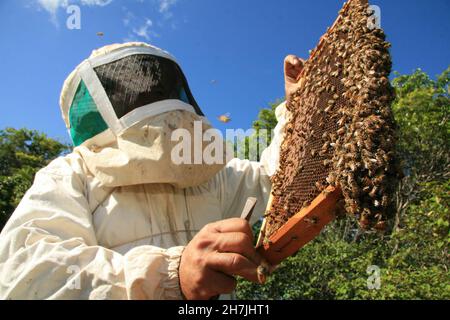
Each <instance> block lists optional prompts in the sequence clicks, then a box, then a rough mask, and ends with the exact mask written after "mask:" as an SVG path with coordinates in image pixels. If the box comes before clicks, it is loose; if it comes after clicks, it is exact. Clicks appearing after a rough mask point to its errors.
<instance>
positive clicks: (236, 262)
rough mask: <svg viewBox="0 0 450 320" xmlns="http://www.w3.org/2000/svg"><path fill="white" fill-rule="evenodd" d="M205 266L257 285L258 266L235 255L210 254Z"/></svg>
mask: <svg viewBox="0 0 450 320" xmlns="http://www.w3.org/2000/svg"><path fill="white" fill-rule="evenodd" d="M206 264H207V265H208V267H209V268H211V269H213V270H216V271H220V272H223V273H225V274H228V275H231V276H240V277H243V278H245V279H247V280H248V281H251V282H255V283H259V279H258V273H257V268H258V265H257V264H255V263H253V262H252V261H250V260H249V259H247V258H246V257H244V256H242V255H240V254H237V253H219V252H216V253H212V254H210V255H209V256H208V258H207V262H206Z"/></svg>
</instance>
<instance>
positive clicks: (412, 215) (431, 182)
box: [237, 68, 450, 299]
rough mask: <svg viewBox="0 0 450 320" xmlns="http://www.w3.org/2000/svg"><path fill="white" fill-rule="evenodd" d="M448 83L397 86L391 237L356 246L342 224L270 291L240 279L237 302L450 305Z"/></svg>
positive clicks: (366, 238) (298, 258)
mask: <svg viewBox="0 0 450 320" xmlns="http://www.w3.org/2000/svg"><path fill="white" fill-rule="evenodd" d="M449 76H450V68H449V69H447V70H446V71H444V72H443V73H442V74H441V75H440V76H439V77H438V78H437V80H432V79H430V77H429V76H428V75H427V74H426V73H424V72H423V71H421V70H420V69H419V70H416V71H415V72H414V73H412V74H411V75H398V74H396V78H395V79H394V80H393V86H394V88H395V89H396V94H397V98H396V101H395V102H394V104H393V111H394V114H395V117H396V121H397V123H398V125H399V131H400V132H399V143H398V152H399V154H400V156H401V158H402V159H403V168H404V171H405V177H404V178H403V179H402V181H401V183H400V184H399V188H398V190H397V192H396V199H397V207H396V214H395V219H396V221H395V227H394V228H393V229H392V230H391V231H390V233H387V234H376V233H364V234H362V235H361V236H360V237H358V238H355V237H352V236H349V235H350V234H351V233H350V232H349V230H354V229H355V228H356V224H355V223H354V222H353V220H352V219H350V218H346V219H342V220H337V221H335V222H333V223H332V224H331V225H329V226H328V227H327V228H326V229H325V230H324V231H323V232H322V234H321V235H320V236H319V237H318V238H316V239H315V240H314V241H312V242H311V243H310V244H308V245H306V246H305V247H304V248H302V249H301V250H300V251H299V252H298V253H297V255H295V256H293V257H291V258H288V259H287V260H286V261H285V262H283V263H282V264H281V265H280V267H279V269H278V270H277V272H276V273H275V274H274V275H272V277H271V278H270V279H269V281H268V282H267V284H265V285H264V286H259V285H255V284H250V283H248V282H245V281H243V280H242V279H240V281H239V285H238V290H237V294H238V297H239V298H242V299H450V285H449V276H448V274H449V272H448V267H449V259H448V257H449V255H448V247H449V244H450V237H449V221H450V210H449V199H450V181H449V172H450V171H449V164H450V161H449V159H450V157H449V152H450V148H449V143H450V137H449V135H450V127H449V121H448V120H449V112H450V97H449V87H448V84H449ZM267 112H269V111H265V113H266V114H265V115H264V116H265V118H269V119H270V116H269V115H267ZM263 122H264V121H263ZM256 123H259V122H256ZM264 123H268V122H264ZM371 266H376V268H379V270H380V277H379V279H380V281H381V282H380V286H379V288H378V289H374V290H370V289H369V288H368V284H369V283H368V282H370V281H371V280H373V276H374V274H373V273H372V268H370V267H371Z"/></svg>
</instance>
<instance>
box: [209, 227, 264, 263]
mask: <svg viewBox="0 0 450 320" xmlns="http://www.w3.org/2000/svg"><path fill="white" fill-rule="evenodd" d="M216 250H217V251H219V252H222V253H226V252H234V253H238V254H241V255H243V256H244V257H246V258H247V259H249V260H250V261H252V262H253V263H255V264H256V265H259V264H260V263H261V260H262V258H261V257H260V256H259V254H257V253H256V250H255V248H254V247H253V241H252V239H251V238H250V237H249V236H248V235H247V234H245V233H242V232H228V233H222V234H220V236H219V237H218V238H217V243H216Z"/></svg>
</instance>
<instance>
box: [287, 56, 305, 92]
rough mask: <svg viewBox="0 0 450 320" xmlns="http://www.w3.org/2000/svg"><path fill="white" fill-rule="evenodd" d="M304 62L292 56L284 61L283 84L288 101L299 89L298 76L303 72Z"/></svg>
mask: <svg viewBox="0 0 450 320" xmlns="http://www.w3.org/2000/svg"><path fill="white" fill-rule="evenodd" d="M304 62H305V61H304V60H302V59H300V58H299V57H297V56H294V55H292V54H291V55H288V56H287V57H286V58H285V59H284V83H285V90H286V100H288V101H289V100H290V99H291V96H292V95H293V94H294V93H295V91H297V89H298V88H299V81H298V80H299V79H298V78H299V76H300V73H301V72H302V70H303V64H304Z"/></svg>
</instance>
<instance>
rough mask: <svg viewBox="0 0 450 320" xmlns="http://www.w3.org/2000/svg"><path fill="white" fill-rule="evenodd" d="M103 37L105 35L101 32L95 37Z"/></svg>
mask: <svg viewBox="0 0 450 320" xmlns="http://www.w3.org/2000/svg"><path fill="white" fill-rule="evenodd" d="M104 35H105V34H104V33H103V32H101V31H99V32H97V36H99V37H103V36H104Z"/></svg>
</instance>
